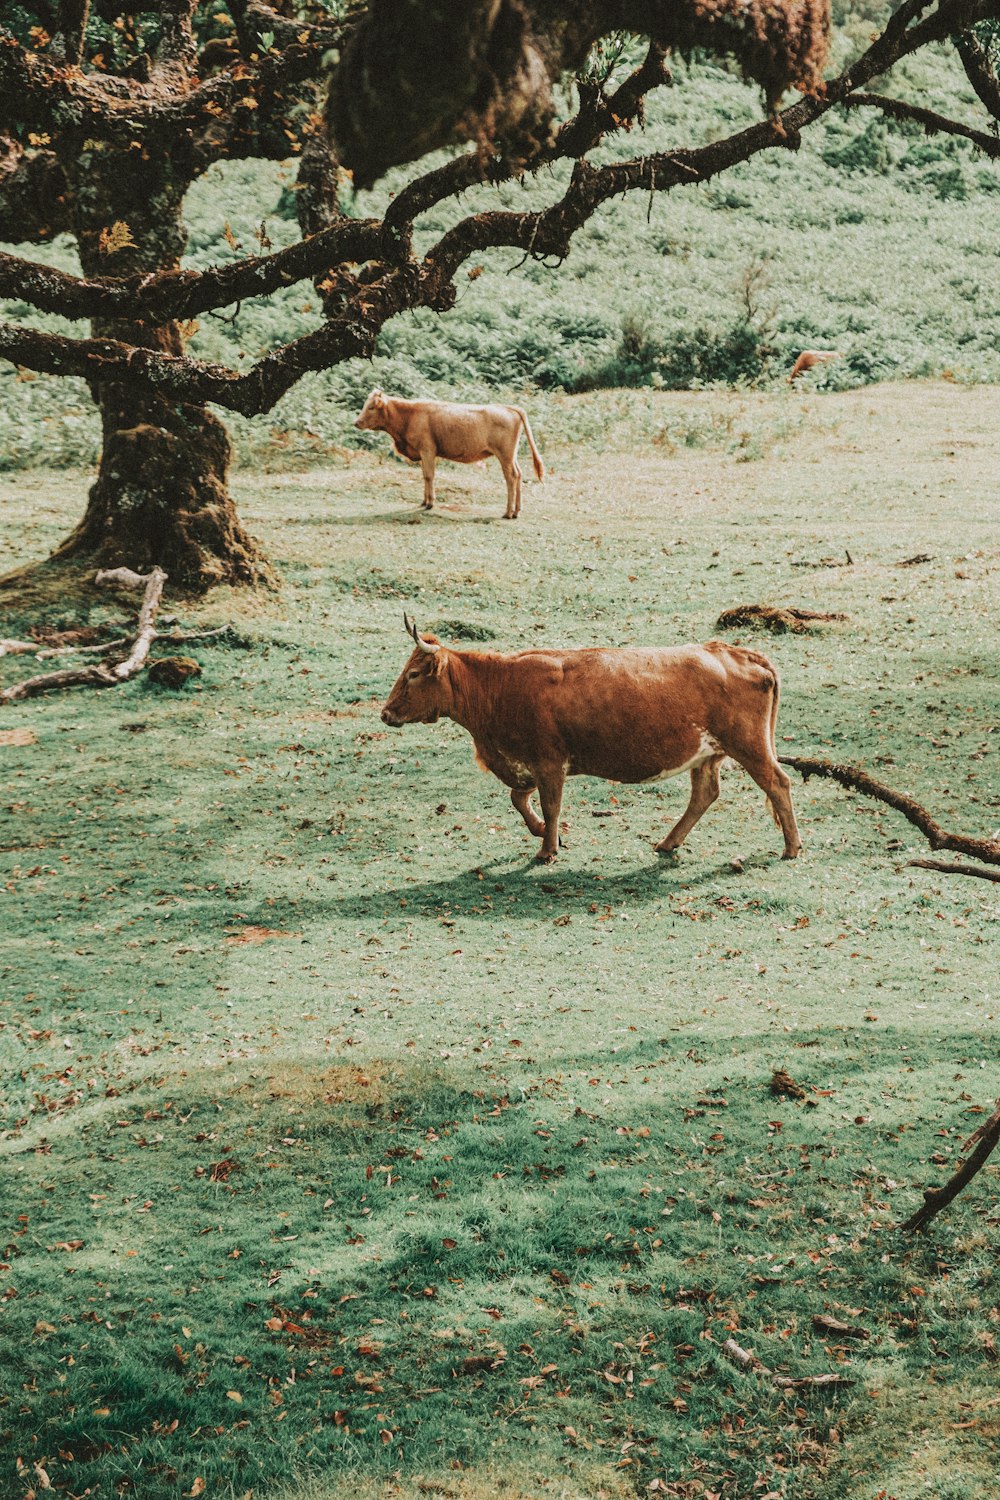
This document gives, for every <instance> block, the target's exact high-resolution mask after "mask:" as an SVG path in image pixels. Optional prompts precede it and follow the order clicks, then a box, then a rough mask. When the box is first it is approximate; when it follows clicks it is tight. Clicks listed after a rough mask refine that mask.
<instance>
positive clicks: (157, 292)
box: [0, 219, 382, 323]
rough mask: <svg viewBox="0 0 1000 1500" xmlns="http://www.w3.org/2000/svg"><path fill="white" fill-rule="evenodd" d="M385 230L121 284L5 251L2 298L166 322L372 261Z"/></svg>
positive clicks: (368, 229)
mask: <svg viewBox="0 0 1000 1500" xmlns="http://www.w3.org/2000/svg"><path fill="white" fill-rule="evenodd" d="M380 231H381V225H380V224H379V222H378V220H377V219H344V220H342V221H341V222H340V223H339V224H336V225H334V226H333V227H332V228H331V229H327V230H324V231H323V232H322V233H321V234H317V235H314V236H313V238H312V239H309V240H300V241H298V242H297V243H296V244H294V245H289V246H287V247H286V249H284V250H279V251H277V252H275V254H273V255H251V256H247V258H246V259H245V260H237V261H231V262H230V263H229V264H228V265H225V266H215V267H213V268H212V269H210V270H207V271H161V272H159V273H157V274H156V275H150V276H130V277H128V278H123V279H121V280H113V279H110V278H109V279H107V280H104V279H101V280H97V279H87V278H84V277H81V276H73V275H71V274H69V273H68V272H66V271H58V270H55V269H53V267H51V266H44V265H42V264H40V263H39V262H37V261H25V260H21V259H20V258H19V257H17V256H14V255H6V254H4V253H2V252H0V297H19V298H21V299H22V300H23V301H25V302H30V303H31V305H32V306H33V307H37V308H38V309H39V310H40V311H41V312H56V313H61V314H62V315H63V317H68V318H99V317H112V316H121V317H127V318H129V319H132V320H139V319H142V320H143V321H147V322H150V323H165V322H167V321H168V320H170V319H172V318H193V317H196V316H197V315H198V314H199V313H202V312H207V311H208V310H209V309H210V308H218V307H227V306H228V305H229V304H230V303H232V302H241V301H246V300H248V299H249V298H250V297H262V296H267V295H268V294H269V293H271V292H274V291H277V290H278V288H279V287H283V286H290V285H292V284H293V283H294V282H296V281H302V280H304V279H305V278H306V277H308V276H313V275H315V274H317V273H318V272H320V271H321V270H323V269H324V268H325V267H327V266H329V265H331V264H339V263H341V262H343V261H359V260H367V259H369V258H370V257H371V256H373V255H375V254H377V253H378V251H379V249H380V246H381V244H382V238H381V232H380Z"/></svg>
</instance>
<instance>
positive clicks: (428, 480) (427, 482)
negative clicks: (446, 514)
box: [420, 453, 437, 510]
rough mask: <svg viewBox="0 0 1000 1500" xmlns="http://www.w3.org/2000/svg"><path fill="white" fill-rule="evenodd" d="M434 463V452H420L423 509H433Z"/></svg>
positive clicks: (435, 457) (435, 456)
mask: <svg viewBox="0 0 1000 1500" xmlns="http://www.w3.org/2000/svg"><path fill="white" fill-rule="evenodd" d="M436 464H437V454H436V453H421V455H420V468H421V471H422V473H423V476H424V503H423V509H424V510H433V509H434V468H435V465H436Z"/></svg>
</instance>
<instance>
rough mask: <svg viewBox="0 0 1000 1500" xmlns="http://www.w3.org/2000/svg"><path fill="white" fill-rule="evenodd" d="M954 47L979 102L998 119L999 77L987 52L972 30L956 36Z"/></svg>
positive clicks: (999, 116)
mask: <svg viewBox="0 0 1000 1500" xmlns="http://www.w3.org/2000/svg"><path fill="white" fill-rule="evenodd" d="M955 47H956V49H957V51H958V55H959V57H960V58H961V60H962V67H963V68H964V69H965V72H966V76H967V78H968V80H969V82H970V83H971V84H972V87H973V88H974V89H975V91H976V94H977V96H978V98H979V101H980V103H981V104H982V105H983V106H984V108H985V109H986V110H987V112H988V113H989V114H991V115H992V116H993V118H994V120H1000V79H998V78H997V74H996V67H995V65H994V62H993V59H992V58H991V56H990V54H989V52H987V50H986V48H985V47H984V46H983V45H982V43H981V42H980V40H979V38H978V37H977V36H976V35H975V33H974V32H972V31H967V32H965V33H964V34H963V35H961V36H957V37H956V38H955Z"/></svg>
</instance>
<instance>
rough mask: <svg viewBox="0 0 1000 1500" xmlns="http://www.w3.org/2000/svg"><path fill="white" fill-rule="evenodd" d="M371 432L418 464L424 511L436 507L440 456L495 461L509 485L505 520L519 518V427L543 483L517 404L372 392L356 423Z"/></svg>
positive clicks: (466, 461)
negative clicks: (422, 398)
mask: <svg viewBox="0 0 1000 1500" xmlns="http://www.w3.org/2000/svg"><path fill="white" fill-rule="evenodd" d="M354 425H355V427H360V428H361V429H362V430H363V431H368V432H387V433H388V434H389V436H390V437H391V438H392V442H393V446H394V447H395V449H396V452H397V453H398V454H399V455H400V457H401V458H408V459H409V460H410V461H411V463H419V464H420V467H421V469H422V470H423V475H424V502H423V508H424V510H432V509H433V506H434V468H435V465H436V464H437V461H438V459H439V458H449V459H451V460H452V462H453V463H458V464H477V463H481V462H482V461H483V460H484V459H487V458H496V459H497V460H498V461H499V463H500V467H501V469H502V470H503V476H504V478H505V479H506V481H507V509H506V510H505V511H504V520H505V521H513V520H514V519H515V518H516V517H517V516H519V515H520V514H521V467H520V465H519V464H518V461H517V449H518V445H519V443H520V441H521V429H522V427H523V428H524V435H525V437H526V438H527V439H528V447H529V448H530V449H531V457H532V460H533V462H534V465H535V478H536V479H544V478H545V470H544V468H543V467H542V456H541V454H540V453H539V451H538V449H537V448H536V447H535V439H534V437H533V436H532V432H531V428H530V426H529V425H528V418H527V417H526V416H525V414H524V412H523V411H522V410H521V408H520V407H519V406H460V405H459V404H458V402H455V401H403V400H401V399H400V398H399V397H398V396H386V395H384V394H383V393H382V391H381V390H380V389H379V387H378V386H376V387H375V389H374V390H373V391H372V393H371V395H370V396H369V397H368V400H367V401H366V402H365V404H364V406H363V407H362V409H361V414H360V416H359V417H358V419H357V421H356V422H355V424H354Z"/></svg>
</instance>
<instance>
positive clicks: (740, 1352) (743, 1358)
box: [722, 1339, 853, 1391]
mask: <svg viewBox="0 0 1000 1500" xmlns="http://www.w3.org/2000/svg"><path fill="white" fill-rule="evenodd" d="M722 1352H723V1354H724V1355H725V1356H726V1358H727V1359H729V1360H731V1361H732V1363H733V1364H734V1365H736V1366H738V1368H739V1369H741V1370H744V1371H746V1372H747V1373H748V1374H749V1373H753V1374H755V1375H763V1376H766V1378H767V1380H768V1382H769V1383H770V1384H771V1385H773V1386H774V1388H775V1389H776V1390H779V1391H790V1390H799V1389H800V1388H802V1387H805V1386H810V1385H852V1384H853V1381H852V1380H851V1377H850V1376H849V1375H832V1374H831V1375H797V1376H795V1375H776V1374H775V1373H774V1371H773V1370H771V1369H769V1368H768V1366H767V1365H765V1364H762V1363H761V1361H760V1360H759V1359H758V1358H757V1356H756V1354H751V1352H750V1350H749V1349H741V1348H740V1346H739V1344H738V1343H737V1342H736V1340H735V1339H726V1341H725V1343H724V1344H723V1345H722Z"/></svg>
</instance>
